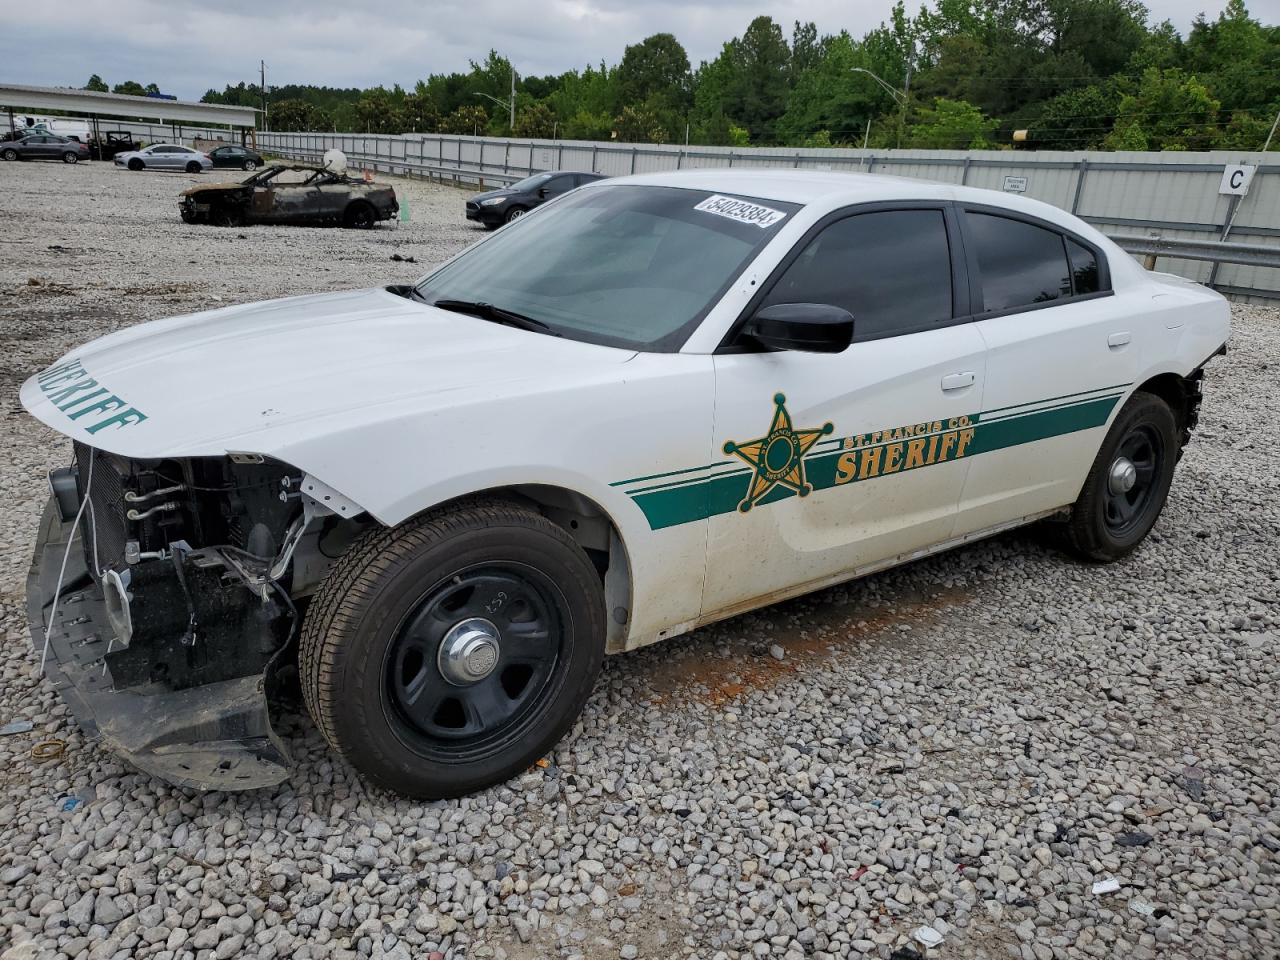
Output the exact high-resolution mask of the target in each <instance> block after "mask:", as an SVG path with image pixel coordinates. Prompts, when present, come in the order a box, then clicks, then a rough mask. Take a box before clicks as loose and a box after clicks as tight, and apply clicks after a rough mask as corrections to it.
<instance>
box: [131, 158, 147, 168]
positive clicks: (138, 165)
mask: <svg viewBox="0 0 1280 960" xmlns="http://www.w3.org/2000/svg"><path fill="white" fill-rule="evenodd" d="M145 166H146V164H145V163H143V162H142V161H141V160H139V159H138V158H137V157H134V158H133V159H132V160H130V161H129V169H130V170H141V169H142V168H143V167H145Z"/></svg>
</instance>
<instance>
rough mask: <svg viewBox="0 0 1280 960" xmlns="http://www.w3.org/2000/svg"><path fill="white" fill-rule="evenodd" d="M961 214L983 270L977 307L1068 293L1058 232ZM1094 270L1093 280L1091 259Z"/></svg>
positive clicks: (989, 307) (982, 215)
mask: <svg viewBox="0 0 1280 960" xmlns="http://www.w3.org/2000/svg"><path fill="white" fill-rule="evenodd" d="M966 216H967V219H968V224H969V235H970V236H971V237H972V239H973V242H974V245H975V247H976V248H977V255H978V268H979V269H980V270H981V271H982V305H983V309H984V310H985V311H986V312H987V313H991V312H994V311H996V310H1011V309H1014V308H1016V307H1026V306H1032V305H1034V304H1038V303H1047V302H1049V301H1052V300H1058V299H1061V298H1063V297H1069V296H1071V271H1070V269H1069V267H1068V265H1067V251H1066V247H1065V246H1064V245H1063V239H1064V238H1063V236H1062V234H1060V233H1056V232H1055V231H1053V230H1046V229H1045V228H1043V227H1037V226H1035V225H1034V224H1030V223H1025V222H1023V221H1021V220H1011V219H1009V218H1008V217H998V216H993V215H991V214H986V213H973V212H970V213H968V214H966ZM1094 274H1095V278H1096V274H1097V264H1096V262H1095V264H1094ZM1095 282H1096V280H1095Z"/></svg>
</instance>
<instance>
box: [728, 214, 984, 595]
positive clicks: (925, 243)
mask: <svg viewBox="0 0 1280 960" xmlns="http://www.w3.org/2000/svg"><path fill="white" fill-rule="evenodd" d="M958 248H959V236H958V226H957V224H956V220H955V215H954V213H953V212H952V211H950V209H949V207H948V206H947V205H946V204H943V203H929V204H917V203H900V204H884V205H874V206H871V205H868V206H863V207H854V208H850V209H849V210H847V211H844V212H843V213H841V214H837V215H835V216H834V217H832V218H828V219H827V220H826V221H824V223H822V224H820V225H819V226H818V227H817V228H815V230H814V231H811V232H810V234H809V236H807V237H806V238H805V239H803V240H801V241H800V243H799V244H797V247H796V251H795V252H793V254H792V255H791V257H790V258H789V262H788V261H784V264H783V266H782V267H780V268H779V271H777V272H775V276H774V277H772V278H770V280H769V281H767V282H766V284H765V286H764V291H763V293H762V295H761V296H760V298H758V302H755V303H753V304H752V305H751V307H749V308H748V310H747V314H748V315H750V314H752V313H754V312H755V311H756V310H758V309H760V308H761V307H763V306H768V305H770V304H773V303H827V304H834V305H836V306H841V307H844V308H845V309H847V310H849V312H850V313H852V314H853V317H854V343H853V344H852V345H851V346H850V347H848V348H847V349H846V350H845V351H844V352H842V353H839V354H820V353H802V352H798V351H775V352H766V351H761V350H759V349H751V348H750V346H749V345H747V344H740V343H735V342H733V341H730V342H729V343H728V344H727V346H726V347H725V348H722V351H721V353H720V354H718V355H717V356H716V419H715V446H714V447H713V449H712V451H711V458H712V459H711V463H712V467H711V468H709V477H710V479H709V484H708V492H707V494H706V495H707V497H708V498H709V508H708V513H710V514H711V526H710V541H709V545H708V562H707V579H706V595H705V598H704V604H703V613H704V616H706V617H712V616H715V615H717V614H724V613H730V612H734V611H736V610H742V609H747V608H749V607H752V606H756V605H758V604H760V603H762V602H767V601H768V600H769V599H771V598H776V597H779V596H783V595H787V594H792V593H795V592H797V591H798V589H799V588H805V589H807V588H810V587H813V586H817V585H819V584H821V583H824V582H831V581H833V580H836V579H841V578H843V577H845V576H849V575H852V574H853V572H855V571H857V570H860V569H866V568H868V567H870V566H873V565H875V564H878V563H881V562H885V561H887V560H890V559H892V558H895V557H898V556H902V555H909V554H910V553H911V552H912V551H915V550H918V549H920V548H923V547H927V546H930V545H932V544H935V543H939V542H941V541H945V540H946V539H947V538H948V537H949V536H950V535H951V531H952V527H953V525H954V522H955V515H956V505H957V502H958V500H959V498H960V494H961V490H962V489H963V486H964V481H965V477H966V475H967V472H968V470H969V461H968V459H967V452H968V448H969V445H970V444H971V442H972V439H973V430H972V428H971V425H970V420H971V418H972V417H973V416H974V415H975V414H976V413H977V411H978V410H979V409H981V404H982V390H983V374H984V365H985V346H984V344H983V341H982V337H981V336H980V335H979V334H978V332H977V330H976V329H975V328H974V325H973V324H972V323H969V322H966V321H965V319H964V318H965V317H967V315H968V313H969V304H968V287H967V284H966V283H965V281H964V274H963V270H962V261H961V260H960V258H959V257H958V256H956V257H953V256H952V251H953V250H954V251H958Z"/></svg>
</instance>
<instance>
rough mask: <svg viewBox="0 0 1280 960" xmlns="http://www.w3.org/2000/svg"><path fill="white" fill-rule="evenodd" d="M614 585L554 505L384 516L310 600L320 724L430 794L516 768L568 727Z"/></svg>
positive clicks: (391, 780)
mask: <svg viewBox="0 0 1280 960" xmlns="http://www.w3.org/2000/svg"><path fill="white" fill-rule="evenodd" d="M604 635H605V618H604V598H603V593H602V590H601V587H600V580H599V577H598V575H597V573H596V570H595V568H594V566H592V564H591V561H590V560H589V559H588V558H587V556H586V554H585V553H584V552H583V551H582V549H581V547H579V546H578V545H577V543H576V542H574V540H573V539H572V538H571V537H570V536H569V535H568V534H567V533H566V532H565V531H564V530H563V529H561V528H560V527H558V526H556V525H555V524H553V523H551V522H550V521H549V520H547V519H546V518H545V517H543V516H542V515H541V514H539V513H536V512H534V511H532V510H530V509H527V508H525V507H523V506H520V505H518V504H514V503H509V502H504V501H474V502H471V503H467V504H464V505H460V506H458V507H455V508H453V509H450V510H446V511H441V512H438V513H432V514H428V515H426V516H423V517H421V518H419V519H417V520H412V521H409V522H408V523H405V524H402V525H401V526H399V527H396V528H394V529H389V530H375V531H371V532H370V533H368V534H366V535H365V536H364V538H363V539H361V540H359V541H357V542H356V544H355V545H353V546H352V548H351V549H350V550H349V551H348V552H347V554H346V555H344V556H343V558H342V559H341V560H339V561H338V563H337V564H335V566H334V567H333V569H332V570H330V572H329V574H328V576H327V577H326V579H325V582H324V584H323V585H322V587H321V588H320V591H319V592H318V593H317V595H316V596H315V597H314V598H313V599H312V601H311V607H310V609H309V610H308V612H307V618H306V621H305V623H304V624H303V629H302V638H301V648H300V654H299V660H300V668H301V674H302V689H303V696H304V699H305V701H306V704H307V709H308V711H309V712H310V714H311V716H312V717H313V718H314V719H315V722H316V725H317V726H318V727H319V728H320V731H321V733H322V734H323V735H324V737H325V739H326V740H327V741H328V742H329V744H330V746H332V747H333V748H334V750H336V751H337V752H338V753H339V754H340V755H341V756H342V757H344V758H345V759H346V760H347V761H348V762H349V763H350V764H351V765H352V766H354V767H355V768H356V769H357V770H358V771H360V773H362V774H363V775H364V776H366V777H368V778H369V779H370V780H371V781H373V782H374V783H376V784H378V785H379V786H382V787H385V788H387V789H390V790H394V791H396V792H398V793H402V794H405V795H407V796H411V797H417V798H423V799H441V798H446V797H456V796H461V795H463V794H467V793H471V792H473V791H476V790H480V789H482V788H484V787H487V786H491V785H492V784H495V783H500V782H502V781H504V780H507V779H509V778H510V777H511V776H513V775H514V774H516V773H519V772H520V771H521V770H523V769H525V768H526V767H528V766H529V765H530V764H531V763H532V762H533V761H534V760H536V759H537V758H538V757H540V756H542V755H543V754H544V753H546V752H547V750H549V749H550V748H551V747H552V746H553V745H554V744H555V743H556V742H557V741H558V740H559V739H560V738H561V737H562V736H563V735H564V734H565V732H566V731H567V730H568V729H569V727H570V726H571V725H572V724H573V722H574V720H575V719H576V718H577V716H578V714H579V713H580V712H581V710H582V707H583V704H584V703H585V702H586V700H587V697H588V696H589V695H590V693H591V688H592V685H593V684H594V682H595V678H596V675H597V673H598V672H599V669H600V663H601V660H602V658H603V654H604Z"/></svg>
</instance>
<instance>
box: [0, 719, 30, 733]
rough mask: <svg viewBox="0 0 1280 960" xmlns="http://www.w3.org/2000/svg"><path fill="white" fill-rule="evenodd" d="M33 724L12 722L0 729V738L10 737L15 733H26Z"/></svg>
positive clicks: (23, 721) (19, 721) (25, 721)
mask: <svg viewBox="0 0 1280 960" xmlns="http://www.w3.org/2000/svg"><path fill="white" fill-rule="evenodd" d="M34 727H35V724H34V723H32V722H31V721H30V720H12V721H10V722H9V723H6V724H5V725H4V726H3V727H0V737H10V736H13V734H15V733H27V732H28V731H29V730H31V729H33V728H34Z"/></svg>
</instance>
